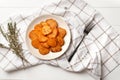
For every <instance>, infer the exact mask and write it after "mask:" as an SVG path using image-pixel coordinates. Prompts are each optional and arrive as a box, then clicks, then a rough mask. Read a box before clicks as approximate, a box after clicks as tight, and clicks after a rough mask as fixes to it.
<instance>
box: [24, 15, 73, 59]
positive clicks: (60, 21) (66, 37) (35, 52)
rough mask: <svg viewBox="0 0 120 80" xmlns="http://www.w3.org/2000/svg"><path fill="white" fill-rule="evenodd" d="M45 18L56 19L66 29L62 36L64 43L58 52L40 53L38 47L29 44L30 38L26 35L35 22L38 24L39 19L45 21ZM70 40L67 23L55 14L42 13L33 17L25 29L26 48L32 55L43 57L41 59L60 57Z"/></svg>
mask: <svg viewBox="0 0 120 80" xmlns="http://www.w3.org/2000/svg"><path fill="white" fill-rule="evenodd" d="M46 19H54V20H56V21H57V22H58V25H59V26H60V27H62V28H64V29H65V30H66V31H67V34H66V36H65V37H64V41H65V44H64V45H63V46H62V50H61V51H60V52H56V53H52V52H49V54H47V55H41V54H40V53H39V51H38V49H35V48H34V47H33V46H32V45H31V40H30V38H29V36H28V35H29V33H30V31H31V30H33V29H34V25H35V24H38V23H40V22H41V21H45V20H46ZM70 40H71V35H70V30H69V27H68V26H67V24H66V23H65V21H64V19H63V18H62V17H60V16H55V15H42V16H39V17H37V18H35V19H34V20H33V21H32V22H31V23H30V24H29V26H28V29H27V33H26V43H27V46H28V49H29V50H30V52H31V53H32V54H33V55H34V56H36V57H38V58H40V59H43V60H50V59H55V58H58V57H60V56H61V55H62V54H64V53H65V51H66V50H67V49H68V47H69V44H70Z"/></svg>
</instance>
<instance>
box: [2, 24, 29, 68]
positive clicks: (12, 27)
mask: <svg viewBox="0 0 120 80" xmlns="http://www.w3.org/2000/svg"><path fill="white" fill-rule="evenodd" d="M0 32H1V34H2V35H3V37H4V38H5V39H6V41H8V43H9V44H8V45H9V48H8V47H6V46H5V45H3V44H0V47H1V48H6V49H11V50H12V51H13V53H15V54H16V55H17V56H18V57H19V58H20V59H21V60H22V62H23V65H24V62H27V63H29V62H28V61H27V60H26V59H25V57H24V55H23V49H22V44H21V43H20V42H19V39H18V33H19V30H17V28H16V23H12V22H10V23H8V32H6V33H5V32H4V31H3V29H2V28H1V27H0ZM24 66H25V65H24Z"/></svg>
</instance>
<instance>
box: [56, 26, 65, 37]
mask: <svg viewBox="0 0 120 80" xmlns="http://www.w3.org/2000/svg"><path fill="white" fill-rule="evenodd" d="M58 32H59V33H58V36H60V37H62V38H64V37H65V35H66V30H65V29H63V28H61V27H59V28H58Z"/></svg>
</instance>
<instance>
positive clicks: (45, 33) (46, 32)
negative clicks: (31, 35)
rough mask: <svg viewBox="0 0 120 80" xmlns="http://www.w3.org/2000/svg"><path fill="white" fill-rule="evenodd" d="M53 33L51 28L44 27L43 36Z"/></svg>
mask: <svg viewBox="0 0 120 80" xmlns="http://www.w3.org/2000/svg"><path fill="white" fill-rule="evenodd" d="M51 32H52V29H51V28H50V26H43V27H42V33H43V35H48V34H50V33H51Z"/></svg>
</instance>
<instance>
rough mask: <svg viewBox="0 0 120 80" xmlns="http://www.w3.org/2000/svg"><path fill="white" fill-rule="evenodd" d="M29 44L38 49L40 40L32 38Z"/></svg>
mask: <svg viewBox="0 0 120 80" xmlns="http://www.w3.org/2000/svg"><path fill="white" fill-rule="evenodd" d="M31 44H32V46H33V47H34V48H36V49H38V48H39V46H40V42H39V41H38V39H35V40H32V42H31Z"/></svg>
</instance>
